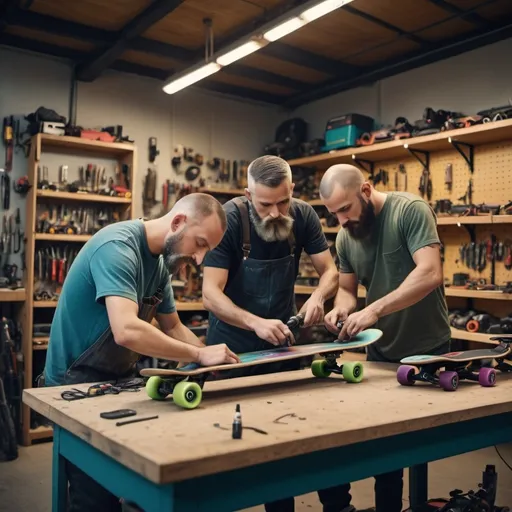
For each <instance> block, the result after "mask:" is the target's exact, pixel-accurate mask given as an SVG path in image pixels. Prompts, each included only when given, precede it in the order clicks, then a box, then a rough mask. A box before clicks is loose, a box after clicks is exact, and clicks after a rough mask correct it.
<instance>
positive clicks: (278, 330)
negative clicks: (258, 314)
mask: <svg viewBox="0 0 512 512" xmlns="http://www.w3.org/2000/svg"><path fill="white" fill-rule="evenodd" d="M253 330H254V332H255V333H256V336H258V338H261V339H262V340H265V341H268V342H269V343H272V345H276V346H279V345H284V344H285V343H286V340H287V338H289V339H290V341H291V342H292V343H293V340H294V338H293V334H292V332H291V331H290V329H289V328H288V326H287V325H286V324H283V322H281V320H267V319H265V318H260V319H259V320H258V322H257V323H256V325H254V328H253Z"/></svg>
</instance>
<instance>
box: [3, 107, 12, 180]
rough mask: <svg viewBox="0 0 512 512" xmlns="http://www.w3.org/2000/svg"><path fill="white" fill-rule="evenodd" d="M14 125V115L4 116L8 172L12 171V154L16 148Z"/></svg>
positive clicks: (6, 166)
mask: <svg viewBox="0 0 512 512" xmlns="http://www.w3.org/2000/svg"><path fill="white" fill-rule="evenodd" d="M13 127H14V118H13V116H7V117H4V126H3V139H4V144H5V170H6V171H7V172H10V171H12V155H13V150H14V136H13Z"/></svg>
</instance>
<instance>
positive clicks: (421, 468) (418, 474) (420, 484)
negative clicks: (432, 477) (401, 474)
mask: <svg viewBox="0 0 512 512" xmlns="http://www.w3.org/2000/svg"><path fill="white" fill-rule="evenodd" d="M427 500H428V464H418V465H417V466H412V467H411V468H409V502H410V504H411V507H417V506H419V505H421V504H422V503H425V502H426V501H427Z"/></svg>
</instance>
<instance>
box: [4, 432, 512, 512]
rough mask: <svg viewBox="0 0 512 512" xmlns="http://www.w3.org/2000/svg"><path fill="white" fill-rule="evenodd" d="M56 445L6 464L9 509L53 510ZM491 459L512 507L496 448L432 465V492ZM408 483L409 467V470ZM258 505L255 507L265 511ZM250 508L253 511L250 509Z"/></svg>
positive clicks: (511, 477)
mask: <svg viewBox="0 0 512 512" xmlns="http://www.w3.org/2000/svg"><path fill="white" fill-rule="evenodd" d="M51 449H52V443H51V442H45V443H41V444H37V445H33V446H30V447H26V448H25V447H20V453H19V457H18V459H17V460H15V461H12V462H4V463H0V510H2V511H3V512H25V511H27V512H29V511H30V512H49V511H50V510H51V460H52V459H51ZM499 450H500V453H501V455H502V456H503V457H504V458H505V460H506V461H507V462H508V463H509V465H511V466H512V444H507V445H504V446H500V447H499ZM486 464H495V465H496V470H497V472H498V483H499V490H498V502H497V504H498V505H500V506H505V505H507V506H509V507H511V508H512V471H511V470H510V469H508V468H507V467H506V466H505V464H504V463H503V462H502V461H501V460H500V458H499V457H498V454H497V453H496V451H495V449H494V448H487V449H484V450H479V451H476V452H472V453H468V454H464V455H460V456H457V457H451V458H448V459H444V460H441V461H437V462H434V463H432V464H430V466H429V473H430V475H429V476H430V478H429V493H430V497H432V498H434V497H442V496H447V495H448V493H449V491H451V490H452V489H455V488H458V489H462V490H464V491H468V490H470V489H475V490H477V484H478V483H479V482H480V480H481V476H482V471H483V470H484V469H485V465H486ZM406 486H407V472H406ZM352 496H353V504H354V505H355V506H356V507H358V508H366V507H370V506H373V479H367V480H363V481H360V482H356V483H355V484H354V485H353V492H352ZM407 498H408V493H407V487H406V490H405V492H404V509H405V508H406V507H407V506H408V501H407ZM263 510H264V509H263V507H261V506H260V507H254V508H251V509H250V512H262V511H263ZM310 510H321V508H320V504H319V501H318V498H317V495H316V494H307V495H304V496H299V497H297V498H296V511H297V512H305V511H310ZM246 512H249V511H246Z"/></svg>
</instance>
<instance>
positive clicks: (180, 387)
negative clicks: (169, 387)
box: [172, 380, 203, 409]
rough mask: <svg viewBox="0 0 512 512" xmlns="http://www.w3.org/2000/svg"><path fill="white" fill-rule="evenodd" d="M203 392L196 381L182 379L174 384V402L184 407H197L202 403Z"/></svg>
mask: <svg viewBox="0 0 512 512" xmlns="http://www.w3.org/2000/svg"><path fill="white" fill-rule="evenodd" d="M202 396H203V392H202V390H201V386H200V385H199V384H197V383H196V382H187V381H184V380H183V381H181V382H178V384H176V386H174V390H173V392H172V399H173V400H174V403H175V404H176V405H178V406H179V407H183V409H195V408H196V407H197V406H198V405H199V404H200V403H201V398H202Z"/></svg>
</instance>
